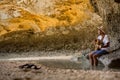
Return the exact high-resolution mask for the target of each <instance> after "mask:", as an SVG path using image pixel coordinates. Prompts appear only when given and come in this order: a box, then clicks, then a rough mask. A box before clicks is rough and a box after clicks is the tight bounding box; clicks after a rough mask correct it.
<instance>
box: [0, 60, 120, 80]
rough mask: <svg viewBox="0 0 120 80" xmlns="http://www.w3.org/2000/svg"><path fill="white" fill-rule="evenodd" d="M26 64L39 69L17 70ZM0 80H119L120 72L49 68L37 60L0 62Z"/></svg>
mask: <svg viewBox="0 0 120 80" xmlns="http://www.w3.org/2000/svg"><path fill="white" fill-rule="evenodd" d="M26 63H32V64H35V65H36V66H37V67H41V69H39V70H35V69H20V68H19V66H20V65H23V64H26ZM0 80H120V72H119V71H116V72H115V71H111V70H102V71H98V70H75V69H60V68H50V67H46V66H44V65H42V64H40V63H39V60H38V61H37V60H11V61H10V60H6V61H0Z"/></svg>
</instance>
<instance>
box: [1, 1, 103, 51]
mask: <svg viewBox="0 0 120 80" xmlns="http://www.w3.org/2000/svg"><path fill="white" fill-rule="evenodd" d="M101 24H102V19H101V17H100V16H98V15H97V14H96V13H95V12H94V11H93V8H92V7H91V5H90V3H89V0H0V53H12V52H29V51H42V50H43V51H47V50H48V51H54V50H73V51H74V50H80V49H81V50H83V49H86V48H90V47H91V44H90V43H91V42H92V40H93V39H94V38H95V36H96V34H95V33H96V29H97V28H96V26H99V25H101Z"/></svg>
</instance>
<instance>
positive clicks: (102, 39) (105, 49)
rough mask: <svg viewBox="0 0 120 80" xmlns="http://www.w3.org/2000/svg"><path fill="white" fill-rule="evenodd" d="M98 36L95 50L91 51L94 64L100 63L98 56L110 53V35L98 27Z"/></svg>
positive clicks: (90, 56) (90, 55)
mask: <svg viewBox="0 0 120 80" xmlns="http://www.w3.org/2000/svg"><path fill="white" fill-rule="evenodd" d="M98 35H99V36H98V38H97V39H96V40H95V47H96V48H95V51H92V52H91V53H89V59H90V62H91V65H92V66H97V65H98V60H97V58H98V57H100V56H102V55H104V54H107V53H109V47H110V42H109V38H108V35H106V34H105V32H104V31H103V30H102V29H100V28H99V29H98Z"/></svg>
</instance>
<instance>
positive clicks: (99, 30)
mask: <svg viewBox="0 0 120 80" xmlns="http://www.w3.org/2000/svg"><path fill="white" fill-rule="evenodd" d="M98 34H99V35H105V31H104V30H103V26H101V27H98Z"/></svg>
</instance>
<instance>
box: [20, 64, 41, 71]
mask: <svg viewBox="0 0 120 80" xmlns="http://www.w3.org/2000/svg"><path fill="white" fill-rule="evenodd" d="M19 68H20V69H35V70H38V69H41V67H39V68H38V67H37V66H36V65H35V64H24V65H21V66H19Z"/></svg>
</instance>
